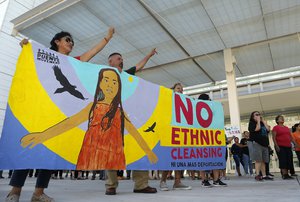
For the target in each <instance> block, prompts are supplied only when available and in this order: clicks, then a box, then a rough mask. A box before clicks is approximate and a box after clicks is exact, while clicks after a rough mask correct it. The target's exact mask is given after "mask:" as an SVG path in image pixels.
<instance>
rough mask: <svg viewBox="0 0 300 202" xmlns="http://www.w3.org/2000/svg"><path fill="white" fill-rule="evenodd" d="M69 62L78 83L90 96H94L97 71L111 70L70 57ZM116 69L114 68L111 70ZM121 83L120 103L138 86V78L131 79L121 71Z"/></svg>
mask: <svg viewBox="0 0 300 202" xmlns="http://www.w3.org/2000/svg"><path fill="white" fill-rule="evenodd" d="M68 58H69V62H70V64H71V65H72V67H73V68H74V70H75V72H76V76H77V77H78V78H79V80H80V82H81V83H82V84H83V86H84V87H85V89H86V90H87V91H88V92H89V93H90V94H91V95H94V94H95V89H96V85H95V84H97V81H98V75H99V71H100V70H101V69H102V68H113V67H110V66H106V65H95V64H92V63H82V62H81V61H80V60H77V59H75V58H72V57H68ZM113 69H116V68H113ZM120 77H121V81H122V85H123V86H122V101H125V100H127V99H128V98H129V97H130V96H132V95H133V94H134V92H135V90H136V88H137V86H138V83H139V79H138V77H133V76H132V75H130V74H127V73H126V72H125V71H122V73H121V74H120Z"/></svg>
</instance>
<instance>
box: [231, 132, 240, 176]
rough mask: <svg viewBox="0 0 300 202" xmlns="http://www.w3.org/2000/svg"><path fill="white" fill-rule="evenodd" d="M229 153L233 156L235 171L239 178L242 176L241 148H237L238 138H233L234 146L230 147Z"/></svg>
mask: <svg viewBox="0 0 300 202" xmlns="http://www.w3.org/2000/svg"><path fill="white" fill-rule="evenodd" d="M230 152H231V153H232V155H233V159H234V162H235V168H236V171H237V173H238V175H239V176H242V174H241V170H240V163H241V156H242V148H241V147H240V146H239V138H238V137H235V138H234V144H233V145H232V146H231V149H230Z"/></svg>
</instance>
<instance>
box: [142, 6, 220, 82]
mask: <svg viewBox="0 0 300 202" xmlns="http://www.w3.org/2000/svg"><path fill="white" fill-rule="evenodd" d="M137 1H138V2H139V3H140V4H141V5H142V7H143V8H144V9H145V10H146V11H147V12H148V13H149V15H150V16H151V17H152V18H153V19H154V20H155V21H156V22H157V23H158V24H159V26H160V27H161V28H162V29H163V30H164V31H165V32H166V33H167V34H168V35H169V37H170V38H171V39H172V40H173V41H174V42H175V43H176V44H177V45H178V46H179V48H180V49H181V50H182V51H183V52H184V53H185V54H186V55H187V56H188V57H189V59H191V60H192V61H193V63H194V64H195V65H197V66H198V67H199V68H200V69H201V70H202V71H203V73H204V74H205V75H206V76H207V77H208V78H209V79H210V80H211V81H212V82H215V80H214V79H213V78H212V77H211V76H210V75H209V74H208V73H207V72H206V71H205V70H204V68H203V67H202V66H201V65H200V64H199V63H198V62H197V61H196V60H195V59H194V58H193V57H192V56H191V55H190V54H189V53H188V52H187V50H186V49H185V48H184V47H183V46H182V45H181V44H180V42H179V41H178V40H177V39H176V38H175V37H174V36H173V34H172V33H171V32H170V31H169V30H168V29H167V28H166V27H165V26H164V25H163V24H162V23H161V22H160V21H159V19H157V17H156V16H155V14H154V13H153V12H152V11H151V10H150V9H149V8H148V6H147V5H146V4H145V3H144V1H142V0H137Z"/></svg>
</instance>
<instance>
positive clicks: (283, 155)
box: [276, 146, 293, 169]
mask: <svg viewBox="0 0 300 202" xmlns="http://www.w3.org/2000/svg"><path fill="white" fill-rule="evenodd" d="M279 148H280V151H279V152H277V151H276V153H277V156H278V160H279V168H280V169H291V168H292V163H293V154H292V148H291V147H281V146H279Z"/></svg>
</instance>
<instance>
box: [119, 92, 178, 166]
mask: <svg viewBox="0 0 300 202" xmlns="http://www.w3.org/2000/svg"><path fill="white" fill-rule="evenodd" d="M172 93H173V92H172V90H170V89H168V88H165V87H160V92H159V96H158V101H157V105H156V107H155V109H154V111H153V114H152V115H151V117H150V118H149V119H148V120H147V122H146V123H145V124H144V125H143V126H142V127H141V128H139V129H138V131H139V133H140V134H141V135H142V137H143V138H144V139H145V141H146V142H147V144H148V145H149V147H150V148H151V149H152V148H153V147H155V145H157V143H158V142H159V140H160V139H161V138H162V137H163V136H164V135H166V134H170V133H171V127H170V123H171V118H172V105H170V103H172ZM154 123H155V127H154V129H153V132H145V131H147V129H151V126H153V124H154ZM124 146H125V148H124V150H125V154H126V164H130V163H133V162H134V161H137V160H139V159H140V158H142V157H143V156H145V152H144V151H143V150H142V149H141V148H140V146H139V145H138V144H137V142H136V141H135V139H134V138H133V137H132V136H131V135H129V134H127V135H126V136H125V138H124Z"/></svg>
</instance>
